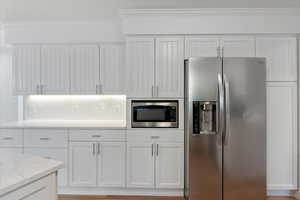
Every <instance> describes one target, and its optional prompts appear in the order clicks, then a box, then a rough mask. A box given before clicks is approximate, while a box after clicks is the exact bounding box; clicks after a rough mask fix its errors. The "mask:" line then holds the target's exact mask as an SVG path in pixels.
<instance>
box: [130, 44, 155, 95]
mask: <svg viewBox="0 0 300 200" xmlns="http://www.w3.org/2000/svg"><path fill="white" fill-rule="evenodd" d="M154 51H155V50H154V38H127V40H126V73H125V74H126V94H127V96H128V97H153V87H154Z"/></svg>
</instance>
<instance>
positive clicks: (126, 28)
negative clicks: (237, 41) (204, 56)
mask: <svg viewBox="0 0 300 200" xmlns="http://www.w3.org/2000/svg"><path fill="white" fill-rule="evenodd" d="M120 16H121V19H122V28H123V33H124V34H126V35H140V34H142V35H143V34H144V35H146V34H257V33H263V34H266V33H268V34H269V33H276V34H277V33H280V34H283V33H300V26H297V24H298V23H299V21H300V9H278V8H276V9H272V8H250V9H248V8H204V9H124V10H120Z"/></svg>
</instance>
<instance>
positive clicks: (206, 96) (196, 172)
mask: <svg viewBox="0 0 300 200" xmlns="http://www.w3.org/2000/svg"><path fill="white" fill-rule="evenodd" d="M222 90H223V87H222V60H221V58H190V59H188V60H185V155H186V156H185V159H186V161H185V163H186V166H185V177H186V179H185V196H186V197H187V198H188V199H190V200H199V199H203V200H221V197H222V185H221V184H222V174H221V173H222V136H221V134H220V133H219V129H220V128H221V127H220V126H219V121H220V120H219V114H220V113H221V111H220V110H221V109H223V107H222V105H223V104H222V103H221V104H220V103H219V102H220V101H221V100H222V98H223V97H222Z"/></svg>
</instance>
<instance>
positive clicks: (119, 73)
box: [99, 43, 126, 94]
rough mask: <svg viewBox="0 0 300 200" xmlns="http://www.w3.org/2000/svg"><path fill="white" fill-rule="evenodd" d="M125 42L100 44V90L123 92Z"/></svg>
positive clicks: (109, 92) (108, 92)
mask: <svg viewBox="0 0 300 200" xmlns="http://www.w3.org/2000/svg"><path fill="white" fill-rule="evenodd" d="M125 67H126V65H125V44H123V43H116V44H103V45H101V46H100V82H101V85H100V88H99V89H100V92H101V93H104V94H125V76H124V74H125V72H126V68H125Z"/></svg>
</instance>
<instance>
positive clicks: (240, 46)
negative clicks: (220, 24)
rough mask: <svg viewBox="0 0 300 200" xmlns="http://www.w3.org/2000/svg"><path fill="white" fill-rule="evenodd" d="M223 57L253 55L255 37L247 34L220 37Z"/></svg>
mask: <svg viewBox="0 0 300 200" xmlns="http://www.w3.org/2000/svg"><path fill="white" fill-rule="evenodd" d="M221 47H222V50H223V56H224V57H255V38H254V37H247V36H244V37H243V36H228V37H222V39H221Z"/></svg>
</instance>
